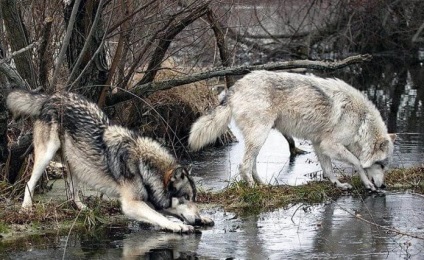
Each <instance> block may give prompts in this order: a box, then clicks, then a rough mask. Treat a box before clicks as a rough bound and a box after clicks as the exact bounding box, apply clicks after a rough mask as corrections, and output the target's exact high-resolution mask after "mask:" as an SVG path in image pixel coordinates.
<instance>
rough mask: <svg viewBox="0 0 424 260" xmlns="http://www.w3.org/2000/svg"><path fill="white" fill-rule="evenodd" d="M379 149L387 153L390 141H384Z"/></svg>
mask: <svg viewBox="0 0 424 260" xmlns="http://www.w3.org/2000/svg"><path fill="white" fill-rule="evenodd" d="M378 147H379V149H380V150H381V151H387V148H388V147H389V140H382V141H381V142H380V144H379V146H378Z"/></svg>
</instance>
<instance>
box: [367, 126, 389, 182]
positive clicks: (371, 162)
mask: <svg viewBox="0 0 424 260" xmlns="http://www.w3.org/2000/svg"><path fill="white" fill-rule="evenodd" d="M395 139H396V135H395V134H387V135H386V136H385V137H381V138H378V139H377V141H376V142H375V144H374V146H373V147H372V148H373V149H372V150H371V151H372V152H370V153H369V154H368V156H367V157H366V160H365V162H363V163H362V167H363V168H364V169H365V171H366V173H367V176H368V179H369V180H370V181H371V182H373V183H374V185H375V186H376V187H377V188H384V187H385V185H384V177H385V176H384V173H385V170H386V168H387V166H388V164H389V158H390V157H391V155H392V153H393V142H394V140H395Z"/></svg>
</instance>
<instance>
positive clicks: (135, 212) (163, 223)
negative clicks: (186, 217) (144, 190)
mask: <svg viewBox="0 0 424 260" xmlns="http://www.w3.org/2000/svg"><path fill="white" fill-rule="evenodd" d="M121 206H122V211H123V212H124V214H125V215H127V216H128V217H130V218H132V219H135V220H138V221H141V222H145V223H149V224H152V225H155V226H159V227H160V228H162V229H166V230H169V231H172V232H176V233H192V232H194V227H193V226H190V225H185V224H183V223H177V222H173V221H171V220H169V219H168V218H166V217H165V216H164V215H162V214H160V213H159V212H157V211H156V210H154V209H152V208H151V207H149V205H147V204H146V203H145V202H144V201H139V200H134V199H128V198H125V197H121Z"/></svg>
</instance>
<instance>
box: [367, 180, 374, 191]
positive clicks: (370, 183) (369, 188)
mask: <svg viewBox="0 0 424 260" xmlns="http://www.w3.org/2000/svg"><path fill="white" fill-rule="evenodd" d="M364 185H365V188H366V189H367V190H371V191H376V190H377V189H376V188H375V186H374V184H373V183H372V182H370V181H367V182H364Z"/></svg>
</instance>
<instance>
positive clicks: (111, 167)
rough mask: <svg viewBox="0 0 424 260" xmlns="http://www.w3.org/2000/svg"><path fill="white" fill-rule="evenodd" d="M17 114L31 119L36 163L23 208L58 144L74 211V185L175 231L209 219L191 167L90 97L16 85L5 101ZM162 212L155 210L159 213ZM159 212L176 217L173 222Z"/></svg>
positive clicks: (131, 214)
mask: <svg viewBox="0 0 424 260" xmlns="http://www.w3.org/2000/svg"><path fill="white" fill-rule="evenodd" d="M6 103H7V106H8V108H9V110H10V111H11V112H12V113H13V115H14V116H15V117H19V116H26V115H27V116H32V117H34V118H35V122H34V129H33V138H34V139H33V145H34V157H35V159H34V168H33V171H32V174H31V178H30V180H29V182H28V183H27V185H26V188H25V195H24V200H23V203H22V208H23V209H26V210H28V209H31V207H32V196H33V194H34V188H35V185H36V183H37V181H38V180H39V178H40V177H41V175H42V173H43V171H44V170H45V168H46V166H47V165H48V163H49V162H50V160H52V158H53V157H54V156H55V154H56V152H57V151H58V150H59V149H61V153H62V157H63V158H64V161H65V164H66V165H67V166H68V169H69V174H68V177H67V178H68V182H69V185H70V198H71V200H72V201H74V203H75V205H76V206H77V207H78V208H79V209H85V208H86V206H85V205H84V204H83V202H82V201H81V200H80V198H79V192H78V191H79V188H78V183H79V182H82V183H85V184H87V185H89V186H91V187H93V188H95V189H96V190H98V191H100V192H102V193H103V194H106V195H108V196H111V197H117V198H119V200H120V202H121V207H122V211H123V213H124V214H125V215H127V216H128V217H130V218H132V219H135V220H138V221H142V222H147V223H150V224H153V225H156V226H159V227H160V228H162V229H166V230H170V231H173V232H192V231H193V230H194V228H193V226H192V225H194V224H195V225H198V224H199V225H201V224H204V225H212V224H213V221H212V220H211V219H210V218H207V217H202V216H200V214H199V212H198V208H197V207H196V205H195V204H194V200H195V197H196V186H195V183H194V181H193V179H192V177H191V176H190V171H191V170H190V169H188V168H187V167H183V166H180V165H179V164H178V163H177V161H176V159H175V158H174V157H173V156H172V155H171V154H170V153H169V152H168V151H167V150H166V149H165V148H164V147H162V146H161V145H160V144H159V143H157V142H155V141H154V140H152V139H149V138H146V137H142V136H140V135H138V134H137V133H136V132H134V131H131V130H129V129H126V128H124V127H121V126H117V125H112V124H110V123H109V119H108V118H107V116H106V115H105V114H104V113H103V112H102V110H101V109H100V108H99V107H98V106H97V105H96V104H94V103H91V102H89V101H88V100H86V99H85V98H83V97H81V96H79V95H77V94H73V93H57V94H53V95H51V96H49V95H45V94H36V93H31V92H26V91H22V90H14V91H11V93H9V95H8V97H7V99H6ZM159 211H160V212H159ZM162 213H164V214H168V215H173V216H176V217H177V218H179V219H181V220H183V221H184V222H186V223H187V224H184V223H177V222H174V221H171V220H169V219H168V218H166V217H165V216H164V215H163V214H162Z"/></svg>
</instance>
